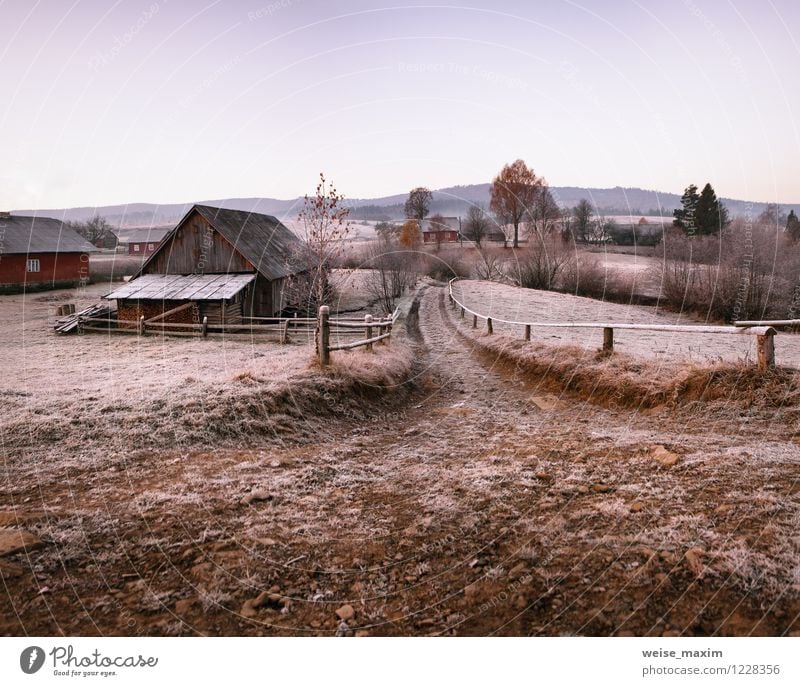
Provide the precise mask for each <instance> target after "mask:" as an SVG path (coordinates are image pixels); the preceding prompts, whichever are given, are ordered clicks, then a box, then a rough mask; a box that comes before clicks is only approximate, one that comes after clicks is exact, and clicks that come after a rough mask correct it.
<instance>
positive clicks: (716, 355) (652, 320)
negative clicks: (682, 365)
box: [453, 281, 800, 368]
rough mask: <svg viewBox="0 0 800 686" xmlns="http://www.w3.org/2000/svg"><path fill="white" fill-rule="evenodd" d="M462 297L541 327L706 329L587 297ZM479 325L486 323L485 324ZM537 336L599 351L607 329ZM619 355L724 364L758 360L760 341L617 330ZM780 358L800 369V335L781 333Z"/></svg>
mask: <svg viewBox="0 0 800 686" xmlns="http://www.w3.org/2000/svg"><path fill="white" fill-rule="evenodd" d="M453 292H454V294H455V296H456V298H457V299H458V300H459V301H460V302H463V303H464V304H466V305H467V307H469V308H470V309H472V310H474V311H476V312H480V313H482V314H485V315H487V316H491V317H494V318H497V319H505V320H508V321H518V322H526V321H535V322H612V323H620V324H622V323H624V324H702V323H703V322H698V321H697V320H695V319H692V318H691V317H688V316H686V315H684V314H680V313H675V312H668V311H666V310H662V309H658V308H655V307H647V306H639V305H618V304H615V303H608V302H602V301H599V300H594V299H592V298H581V297H577V296H573V295H565V294H562V293H553V292H550V291H537V290H532V289H526V288H516V287H514V286H507V285H504V284H499V283H491V282H488V281H458V282H456V284H455V285H454V291H453ZM479 325H480V326H484V327H485V323H484V322H483V321H482V320H479ZM494 329H495V331H498V332H502V333H508V334H511V335H515V336H516V335H519V336H520V337H522V334H523V328H522V327H521V326H510V325H507V324H502V323H500V322H496V323H495V324H494ZM531 336H532V337H533V338H534V339H536V340H540V341H543V342H548V343H553V344H569V345H577V346H580V347H583V348H586V349H594V348H599V347H601V345H602V342H603V333H602V330H601V329H569V328H565V329H554V328H538V329H537V328H535V327H534V328H533V330H532V332H531ZM614 349H615V350H616V351H617V352H623V353H629V354H631V355H635V356H641V357H646V358H650V359H656V360H659V361H664V362H667V361H676V360H689V361H691V362H696V363H706V362H718V361H723V360H724V361H738V360H744V361H753V360H754V359H755V357H756V340H755V336H750V335H745V334H741V335H727V334H687V333H670V332H663V331H638V330H636V331H631V330H627V331H626V330H623V329H615V330H614ZM775 357H776V361H777V363H778V364H779V365H783V366H789V367H795V368H798V367H800V336H798V335H791V334H788V333H780V332H779V333H778V335H777V336H776V338H775Z"/></svg>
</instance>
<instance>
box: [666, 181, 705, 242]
mask: <svg viewBox="0 0 800 686" xmlns="http://www.w3.org/2000/svg"><path fill="white" fill-rule="evenodd" d="M699 199H700V196H699V195H698V194H697V186H695V185H694V184H690V185H689V186H687V187H686V190H685V191H683V195H682V196H681V208H680V209H679V210H674V211H673V213H672V214H673V216H674V217H675V219H674V221H673V222H672V223H673V225H674V226H677V227H679V228H681V229H683V230H684V231H685V232H686V233H688V234H690V235H691V234H694V232H695V223H694V212H695V208H696V207H697V201H698V200H699Z"/></svg>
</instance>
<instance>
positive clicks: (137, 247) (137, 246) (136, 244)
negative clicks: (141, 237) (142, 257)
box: [133, 243, 141, 252]
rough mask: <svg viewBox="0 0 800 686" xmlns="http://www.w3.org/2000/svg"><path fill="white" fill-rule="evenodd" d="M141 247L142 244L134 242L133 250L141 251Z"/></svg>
mask: <svg viewBox="0 0 800 686" xmlns="http://www.w3.org/2000/svg"><path fill="white" fill-rule="evenodd" d="M140 248H141V246H140V245H139V244H138V243H134V244H133V252H139V249H140Z"/></svg>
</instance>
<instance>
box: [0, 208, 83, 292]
mask: <svg viewBox="0 0 800 686" xmlns="http://www.w3.org/2000/svg"><path fill="white" fill-rule="evenodd" d="M96 251H97V248H95V247H94V246H93V245H92V244H91V243H89V242H88V241H86V240H84V238H83V237H82V236H81V235H80V234H78V233H77V232H76V231H75V230H74V229H71V228H69V227H68V226H67V225H66V224H64V222H62V221H59V220H58V219H49V218H45V217H23V216H17V215H11V214H9V213H8V212H0V292H6V293H9V292H18V291H23V290H44V289H47V288H71V287H72V286H76V285H77V284H79V283H80V282H81V281H82V280H83V281H88V279H89V253H91V252H96Z"/></svg>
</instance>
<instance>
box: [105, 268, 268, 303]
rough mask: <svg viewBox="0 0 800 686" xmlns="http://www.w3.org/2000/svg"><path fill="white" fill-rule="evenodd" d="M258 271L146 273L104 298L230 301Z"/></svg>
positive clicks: (253, 279) (252, 279)
mask: <svg viewBox="0 0 800 686" xmlns="http://www.w3.org/2000/svg"><path fill="white" fill-rule="evenodd" d="M255 278H256V275H255V274H189V275H186V276H183V275H181V274H143V275H142V276H140V277H138V278H137V279H132V280H131V281H128V283H126V284H125V285H124V286H120V287H119V288H117V289H115V290H113V291H111V293H108V294H107V295H104V296H103V297H104V298H106V299H107V300H126V299H134V300H227V299H228V298H232V297H233V296H234V295H236V294H237V293H238V292H239V291H241V290H242V289H243V288H244V287H245V286H247V284H249V283H251V282H252V281H255Z"/></svg>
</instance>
